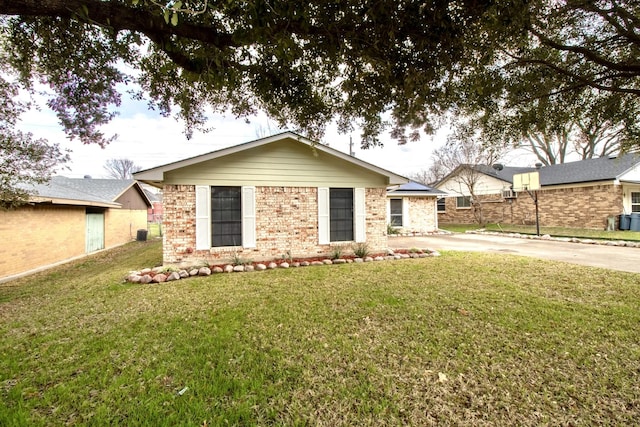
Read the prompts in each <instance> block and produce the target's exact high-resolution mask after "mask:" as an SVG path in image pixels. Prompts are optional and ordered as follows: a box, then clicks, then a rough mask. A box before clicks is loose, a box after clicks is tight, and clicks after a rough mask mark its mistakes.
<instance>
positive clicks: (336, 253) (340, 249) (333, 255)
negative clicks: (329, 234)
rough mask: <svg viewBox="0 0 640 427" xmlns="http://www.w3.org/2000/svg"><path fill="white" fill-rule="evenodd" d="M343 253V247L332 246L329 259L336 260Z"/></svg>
mask: <svg viewBox="0 0 640 427" xmlns="http://www.w3.org/2000/svg"><path fill="white" fill-rule="evenodd" d="M343 252H344V247H343V246H339V245H338V246H332V247H331V252H330V255H331V259H338V258H340V257H342V253H343Z"/></svg>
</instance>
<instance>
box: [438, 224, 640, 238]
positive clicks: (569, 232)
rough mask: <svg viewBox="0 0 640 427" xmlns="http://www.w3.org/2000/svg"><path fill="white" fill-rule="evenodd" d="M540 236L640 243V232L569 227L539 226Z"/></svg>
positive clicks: (528, 230) (527, 230)
mask: <svg viewBox="0 0 640 427" xmlns="http://www.w3.org/2000/svg"><path fill="white" fill-rule="evenodd" d="M439 227H440V228H441V229H442V230H447V231H451V232H453V233H464V232H466V231H467V230H479V229H483V230H488V231H498V232H501V233H520V234H536V226H535V225H515V224H487V225H486V226H484V227H480V226H479V225H478V224H442V223H441V224H440V225H439ZM540 234H541V235H544V234H548V235H550V236H555V237H578V238H583V239H602V240H626V241H632V242H637V241H640V232H638V231H628V230H627V231H622V230H614V231H606V230H594V229H588V228H569V227H544V226H540Z"/></svg>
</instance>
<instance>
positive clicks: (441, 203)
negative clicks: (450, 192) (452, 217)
mask: <svg viewBox="0 0 640 427" xmlns="http://www.w3.org/2000/svg"><path fill="white" fill-rule="evenodd" d="M445 200H446V199H445V198H444V197H442V198H440V199H438V212H446V211H447V208H446V203H445Z"/></svg>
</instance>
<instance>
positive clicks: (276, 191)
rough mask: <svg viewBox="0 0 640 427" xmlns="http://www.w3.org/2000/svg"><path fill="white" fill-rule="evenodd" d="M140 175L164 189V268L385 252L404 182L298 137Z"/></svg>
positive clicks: (289, 134)
mask: <svg viewBox="0 0 640 427" xmlns="http://www.w3.org/2000/svg"><path fill="white" fill-rule="evenodd" d="M134 177H135V178H136V179H138V180H139V181H142V182H144V183H146V184H149V185H154V186H156V187H158V188H162V189H163V204H164V221H163V232H164V246H163V261H164V263H179V262H185V263H189V262H201V261H203V260H204V261H207V262H209V263H215V262H229V261H230V260H231V259H232V258H235V257H242V258H243V259H245V260H252V261H260V260H269V259H275V258H281V257H295V258H301V257H317V256H326V255H328V254H329V253H330V252H331V250H332V246H336V245H352V244H355V243H366V244H367V245H368V248H369V250H370V251H372V252H380V251H384V250H385V249H386V248H387V235H386V224H387V222H386V220H387V211H386V189H387V187H389V186H392V185H399V184H404V183H406V182H407V181H408V180H407V179H406V178H404V177H402V176H399V175H396V174H394V173H391V172H389V171H386V170H384V169H381V168H379V167H376V166H374V165H371V164H369V163H367V162H364V161H362V160H359V159H357V158H355V157H351V156H349V155H347V154H344V153H342V152H340V151H337V150H334V149H332V148H330V147H328V146H325V145H322V144H318V143H315V142H313V141H311V140H309V139H307V138H304V137H302V136H300V135H298V134H295V133H293V132H285V133H281V134H278V135H273V136H270V137H267V138H262V139H258V140H256V141H252V142H248V143H245V144H241V145H237V146H233V147H230V148H226V149H223V150H219V151H214V152H212V153H208V154H203V155H200V156H197V157H193V158H189V159H186V160H181V161H178V162H175V163H170V164H167V165H163V166H159V167H156V168H153V169H148V170H144V171H140V172H137V173H136V174H134Z"/></svg>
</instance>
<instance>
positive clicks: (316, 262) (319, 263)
mask: <svg viewBox="0 0 640 427" xmlns="http://www.w3.org/2000/svg"><path fill="white" fill-rule="evenodd" d="M311 265H324V263H323V262H322V261H311Z"/></svg>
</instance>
